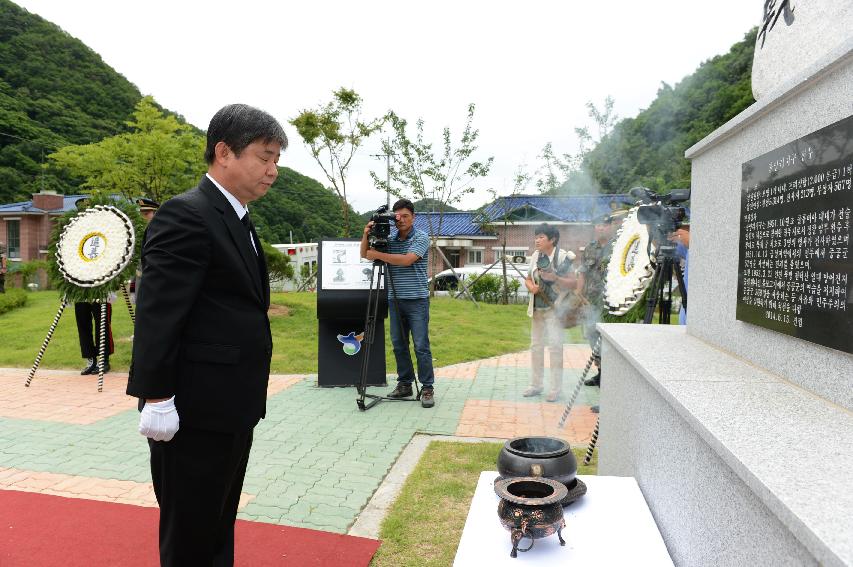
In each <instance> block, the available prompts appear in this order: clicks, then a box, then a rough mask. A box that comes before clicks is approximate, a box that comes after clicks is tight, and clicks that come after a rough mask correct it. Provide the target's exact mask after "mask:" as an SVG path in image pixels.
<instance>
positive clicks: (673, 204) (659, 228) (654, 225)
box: [628, 187, 690, 257]
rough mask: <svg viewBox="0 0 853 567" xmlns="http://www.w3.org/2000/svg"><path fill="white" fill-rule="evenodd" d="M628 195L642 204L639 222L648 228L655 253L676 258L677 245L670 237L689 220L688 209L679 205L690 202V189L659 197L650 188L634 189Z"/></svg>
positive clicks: (638, 217)
mask: <svg viewBox="0 0 853 567" xmlns="http://www.w3.org/2000/svg"><path fill="white" fill-rule="evenodd" d="M628 194H629V195H631V196H632V197H634V198H635V199H637V201H639V202H640V206H639V207H638V208H637V222H639V223H640V224H644V225H646V227H647V228H648V230H649V240H650V241H651V243H652V244H653V245H654V249H655V253H656V254H657V255H659V256H669V257H672V256H674V255H675V245H674V244H672V243H671V242H670V241H669V235H670V234H672V233H673V232H675V231H676V230H678V229H679V228H681V226H682V223H683V221H684V219H685V218H687V209H686V208H685V207H682V206H678V204H679V203H684V202H685V201H689V200H690V189H673V190H672V191H671V192H670V193H669V194H668V195H658V194H657V193H655V192H654V191H652V190H651V189H649V188H648V187H634V188H633V189H631V190H630V191H629V192H628Z"/></svg>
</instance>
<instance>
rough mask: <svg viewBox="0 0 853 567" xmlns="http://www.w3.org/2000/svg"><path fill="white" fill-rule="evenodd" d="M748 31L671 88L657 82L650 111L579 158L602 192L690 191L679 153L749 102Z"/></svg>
mask: <svg viewBox="0 0 853 567" xmlns="http://www.w3.org/2000/svg"><path fill="white" fill-rule="evenodd" d="M756 33H757V30H756V29H753V30H752V31H750V32H749V33H747V34H746V35H745V37H744V39H743V41H740V42H738V43H736V44H735V45H733V46H732V48H731V50H730V51H729V52H728V53H726V54H724V55H719V56H717V57H714V58H712V59H710V60H708V61H705V62H703V63H702V64H701V65H699V67H698V68H697V69H696V71H695V72H694V73H693V74H692V75H688V76H687V77H685V78H684V79H682V81H681V82H680V83H678V84H676V85H675V86H671V85H668V84H666V83H662V84H661V87H660V89H659V90H658V93H657V97H656V98H655V100H654V101H652V103H651V104H650V105H649V107H648V108H647V109H645V110H643V111H642V112H640V113H639V114H637V116H635V117H634V118H628V119H625V120H622V121H621V122H619V123H618V124H616V126H615V127H614V128H613V130H612V132H610V133H609V134H608V135H607V136H605V137H604V138H603V139H602V140H601V143H599V144H598V145H597V146H596V147H595V148H594V149H593V150H591V151H590V152H589V153H588V154H587V155H586V157H585V158H584V164H583V170H584V171H585V172H587V173H588V174H589V177H590V179H591V180H592V181H593V182H594V183H595V185H597V186H599V187H600V188H601V191H602V192H607V193H625V192H627V191H629V190H630V188H631V187H635V186H637V185H644V186H646V187H649V188H651V189H654V190H656V191H668V190H670V189H676V188H683V187H689V186H690V162H689V161H687V159H686V158H685V157H684V152H685V150H687V148H689V147H690V146H692V145H693V144H695V143H696V142H698V141H699V140H701V139H702V138H704V137H705V136H707V135H708V134H710V133H711V132H713V131H714V130H716V129H717V128H719V127H720V126H722V125H723V124H725V123H726V122H727V121H729V120H730V119H731V118H733V117H734V116H735V115H737V114H738V113H740V112H742V111H743V110H745V109H746V108H747V107H748V106H749V105H751V104H752V103H753V102H754V101H753V98H752V87H751V76H752V59H753V52H754V49H755V36H756Z"/></svg>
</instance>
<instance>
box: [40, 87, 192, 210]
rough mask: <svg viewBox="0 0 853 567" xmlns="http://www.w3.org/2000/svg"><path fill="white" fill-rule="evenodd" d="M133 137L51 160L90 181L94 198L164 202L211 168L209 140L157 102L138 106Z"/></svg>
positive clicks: (63, 152) (74, 149)
mask: <svg viewBox="0 0 853 567" xmlns="http://www.w3.org/2000/svg"><path fill="white" fill-rule="evenodd" d="M126 124H127V126H128V127H129V128H131V132H128V133H126V134H119V135H117V136H111V137H109V138H104V139H103V140H101V141H99V142H95V143H92V144H86V145H75V146H66V147H64V148H61V149H60V150H59V151H57V152H55V153H53V154H50V156H48V157H49V158H50V159H51V160H52V161H53V163H55V164H56V165H57V167H60V168H63V169H66V170H68V171H69V172H71V174H72V175H74V176H77V177H80V178H82V179H84V180H85V181H84V182H83V184H82V185H81V188H82V189H84V190H86V191H87V192H90V193H97V194H102V193H115V194H119V195H123V196H125V197H127V198H128V199H133V198H135V197H140V196H142V197H148V198H150V199H154V200H155V201H160V202H162V201H164V200H166V199H168V198H169V197H172V196H174V195H177V194H178V193H181V192H182V191H185V190H186V189H187V188H189V187H192V186H193V185H195V183H197V182H198V179H199V177H201V175H202V174H203V173H204V171H205V170H206V169H207V167H206V165H205V164H204V161H203V160H202V159H201V157H202V155H203V153H204V144H205V140H204V138H203V137H202V136H201V135H199V134H197V133H196V132H195V130H194V129H193V128H192V127H191V126H188V125H186V124H182V123H180V122H178V120H177V119H176V118H175V117H174V116H165V115H164V114H163V112H162V111H160V110H159V109H158V108H157V107H156V106H155V104H154V100H153V99H152V98H151V97H145V98H143V99H141V100H140V101H139V102H138V103H137V104H136V110H135V111H134V113H133V118H132V120H129V121H128V122H127V123H126Z"/></svg>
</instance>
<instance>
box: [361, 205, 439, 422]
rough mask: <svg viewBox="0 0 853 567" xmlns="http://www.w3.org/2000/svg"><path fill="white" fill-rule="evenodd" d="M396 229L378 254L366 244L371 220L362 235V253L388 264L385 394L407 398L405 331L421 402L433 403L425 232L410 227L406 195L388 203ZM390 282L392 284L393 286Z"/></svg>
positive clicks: (411, 209)
mask: <svg viewBox="0 0 853 567" xmlns="http://www.w3.org/2000/svg"><path fill="white" fill-rule="evenodd" d="M393 211H394V217H395V222H394V224H395V226H396V227H397V233H396V234H395V235H392V236H391V237H390V238H388V251H387V252H380V251H378V250H375V249H372V248H369V245H368V237H369V234H370V229H371V227H372V226H373V221H370V222H368V223H367V225H366V226H365V227H364V234H363V235H362V238H361V257H362V258H367V259H368V260H379V261H381V262H384V263H385V264H387V265H388V275H389V278H390V280H391V281H390V282H388V281H386V282H385V285H386V287H387V288H388V294H389V299H390V301H389V302H388V303H389V306H388V312H389V317H390V323H389V324H390V325H391V343H392V344H393V345H394V357H395V358H396V360H397V387H396V388H394V391H393V392H391V393H390V394H388V397H389V398H408V397H411V396H412V382H414V381H415V369H414V367H413V365H412V358H411V356H410V355H409V334H410V333H411V335H412V342H413V343H414V344H415V357H416V358H417V361H418V378H419V379H420V381H421V385H422V386H423V389H422V390H421V405H422V406H423V407H425V408H431V407H433V406H434V405H435V398H434V396H433V383H434V382H435V375H434V373H433V369H432V351H431V350H430V346H429V287H428V285H427V265H428V257H429V236H428V235H427V233H426V232H424V231H422V230H420V229H417V228H415V227H414V223H415V206H414V205H413V204H412V202H411V201H409V200H408V199H400V200H399V201H397V202H396V203H394V207H393ZM392 284H393V286H392Z"/></svg>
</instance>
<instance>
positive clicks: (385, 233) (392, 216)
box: [367, 205, 397, 252]
mask: <svg viewBox="0 0 853 567" xmlns="http://www.w3.org/2000/svg"><path fill="white" fill-rule="evenodd" d="M370 220H371V221H372V222H373V225H372V226H371V227H370V232H368V233H367V245H368V246H369V247H370V248H371V249H373V250H378V251H380V252H384V251H386V250H387V249H388V237H389V236H391V225H392V224H394V223H395V222H396V221H397V213H395V212H394V211H391V212H388V205H382V206H381V207H379V208H378V209H376V212H375V213H373V215H371V217H370Z"/></svg>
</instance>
